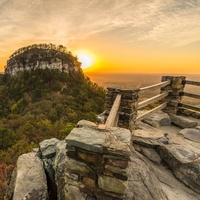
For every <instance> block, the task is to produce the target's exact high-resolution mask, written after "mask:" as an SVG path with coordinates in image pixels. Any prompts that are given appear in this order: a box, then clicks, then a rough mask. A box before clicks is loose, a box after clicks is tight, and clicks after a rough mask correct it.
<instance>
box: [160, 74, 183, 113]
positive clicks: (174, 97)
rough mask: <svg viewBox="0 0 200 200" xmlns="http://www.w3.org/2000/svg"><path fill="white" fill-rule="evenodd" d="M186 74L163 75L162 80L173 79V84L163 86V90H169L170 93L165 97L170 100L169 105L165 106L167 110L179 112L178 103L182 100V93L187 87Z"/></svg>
mask: <svg viewBox="0 0 200 200" xmlns="http://www.w3.org/2000/svg"><path fill="white" fill-rule="evenodd" d="M185 78H186V77H185V76H177V77H174V76H163V77H162V81H168V80H170V81H171V84H170V85H168V86H165V87H162V88H161V92H163V91H168V92H169V95H168V96H167V97H166V98H165V101H167V102H168V105H167V107H166V108H165V111H166V112H169V113H173V114H177V112H178V105H179V103H180V102H181V99H182V95H181V93H182V92H183V90H184V87H185Z"/></svg>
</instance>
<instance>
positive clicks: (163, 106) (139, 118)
mask: <svg viewBox="0 0 200 200" xmlns="http://www.w3.org/2000/svg"><path fill="white" fill-rule="evenodd" d="M166 106H167V102H165V103H163V104H161V105H159V106H157V107H155V108H153V109H151V110H149V111H147V112H145V113H143V114H141V115H138V117H137V118H136V121H140V120H143V119H145V118H146V117H148V116H149V115H151V114H152V113H154V112H156V111H159V110H162V109H163V108H165V107H166Z"/></svg>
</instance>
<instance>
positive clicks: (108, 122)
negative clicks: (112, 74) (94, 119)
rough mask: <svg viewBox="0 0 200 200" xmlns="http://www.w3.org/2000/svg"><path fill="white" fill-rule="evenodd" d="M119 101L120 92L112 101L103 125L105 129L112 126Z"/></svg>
mask: <svg viewBox="0 0 200 200" xmlns="http://www.w3.org/2000/svg"><path fill="white" fill-rule="evenodd" d="M120 102H121V94H118V95H117V96H116V99H115V101H114V103H113V106H112V108H111V111H110V114H109V116H108V118H107V120H106V125H105V128H106V129H109V128H111V127H113V126H114V123H115V119H116V116H117V112H118V109H119V106H120Z"/></svg>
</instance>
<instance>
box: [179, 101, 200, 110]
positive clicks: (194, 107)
mask: <svg viewBox="0 0 200 200" xmlns="http://www.w3.org/2000/svg"><path fill="white" fill-rule="evenodd" d="M179 107H181V108H187V109H191V110H195V111H198V112H200V108H199V107H196V106H191V105H188V104H185V103H179Z"/></svg>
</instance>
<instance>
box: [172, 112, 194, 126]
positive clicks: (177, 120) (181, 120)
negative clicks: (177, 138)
mask: <svg viewBox="0 0 200 200" xmlns="http://www.w3.org/2000/svg"><path fill="white" fill-rule="evenodd" d="M170 118H171V121H172V123H174V124H176V125H177V126H180V127H181V128H194V127H195V126H197V124H198V123H197V122H196V121H193V120H191V119H188V118H186V117H183V116H178V115H174V114H170Z"/></svg>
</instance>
